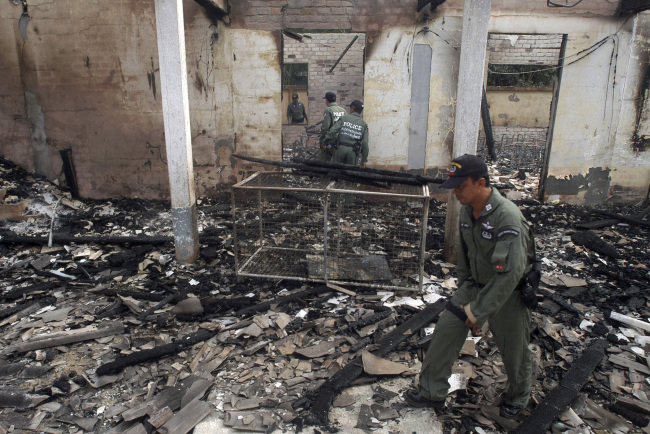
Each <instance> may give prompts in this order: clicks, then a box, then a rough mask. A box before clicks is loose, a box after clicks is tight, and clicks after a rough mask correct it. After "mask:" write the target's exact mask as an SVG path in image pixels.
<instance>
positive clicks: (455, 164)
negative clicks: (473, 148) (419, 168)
mask: <svg viewBox="0 0 650 434" xmlns="http://www.w3.org/2000/svg"><path fill="white" fill-rule="evenodd" d="M470 176H471V177H472V178H474V179H478V178H483V177H486V176H489V175H488V168H487V165H486V164H485V161H483V159H482V158H481V157H477V156H476V155H470V154H465V155H461V156H460V157H458V158H454V159H453V160H451V165H450V166H449V178H447V180H445V182H443V183H442V184H440V187H441V188H456V187H458V186H459V185H460V184H462V183H463V182H465V180H466V179H467V178H469V177H470Z"/></svg>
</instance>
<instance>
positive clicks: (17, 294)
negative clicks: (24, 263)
mask: <svg viewBox="0 0 650 434" xmlns="http://www.w3.org/2000/svg"><path fill="white" fill-rule="evenodd" d="M60 286H61V284H60V283H57V282H43V283H37V284H35V285H30V286H24V287H22V288H16V289H14V290H11V291H9V292H8V293H6V294H5V295H4V297H2V302H3V303H7V302H10V301H14V300H18V299H19V298H22V297H23V295H26V294H29V293H32V292H43V291H49V290H50V289H54V288H58V287H60Z"/></svg>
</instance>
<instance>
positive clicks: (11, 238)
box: [0, 234, 174, 245]
mask: <svg viewBox="0 0 650 434" xmlns="http://www.w3.org/2000/svg"><path fill="white" fill-rule="evenodd" d="M171 241H174V237H167V236H156V237H148V236H144V235H139V236H135V237H113V236H106V237H105V236H93V237H90V236H86V237H75V236H72V235H56V234H53V236H52V243H53V244H70V243H77V244H89V243H97V244H164V243H167V242H171ZM48 242H49V238H48V237H39V236H34V237H30V236H25V235H13V234H10V235H2V236H0V244H38V245H47V243H48Z"/></svg>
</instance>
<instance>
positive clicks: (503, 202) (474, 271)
mask: <svg viewBox="0 0 650 434" xmlns="http://www.w3.org/2000/svg"><path fill="white" fill-rule="evenodd" d="M460 239H461V242H460V250H459V253H458V268H457V272H458V281H459V282H460V284H459V288H463V287H472V286H473V287H474V288H476V289H477V291H478V292H477V296H476V298H475V299H474V300H472V301H471V302H470V303H469V306H467V305H466V306H465V311H466V312H467V313H468V317H470V319H472V316H473V317H474V319H475V322H476V324H477V325H478V326H479V327H480V326H482V325H483V323H484V322H485V321H486V320H489V319H490V317H491V316H492V315H493V314H495V313H496V312H497V311H498V310H499V309H500V308H501V307H502V306H503V304H504V303H505V302H506V301H507V300H508V298H509V297H510V296H511V295H512V292H513V291H514V290H515V289H516V287H517V285H518V284H519V282H520V281H521V279H522V278H523V277H524V275H525V273H526V272H528V271H529V270H530V268H531V266H532V263H533V261H534V260H535V244H534V239H533V236H532V232H531V230H530V227H529V225H528V222H527V221H526V219H525V218H524V216H523V215H522V214H521V211H519V208H518V207H517V206H516V205H515V204H514V203H512V202H511V201H509V200H507V199H506V198H504V197H503V196H501V194H500V193H499V192H498V191H497V189H495V188H494V187H492V195H491V196H490V198H489V200H488V202H487V204H486V206H485V209H484V210H483V212H482V213H481V215H480V216H479V217H478V219H476V220H474V217H473V216H472V207H471V206H468V205H465V206H463V207H462V209H461V212H460Z"/></svg>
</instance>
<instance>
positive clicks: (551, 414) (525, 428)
mask: <svg viewBox="0 0 650 434" xmlns="http://www.w3.org/2000/svg"><path fill="white" fill-rule="evenodd" d="M607 345H608V343H607V341H606V340H604V339H600V340H597V341H596V342H594V343H593V344H591V345H590V346H589V348H587V349H586V350H585V352H584V353H583V354H582V356H581V357H580V359H578V361H577V362H576V363H574V364H573V366H571V368H570V369H569V370H568V371H567V372H566V374H564V377H563V378H562V381H560V384H559V385H558V386H557V387H556V388H555V389H553V390H552V391H551V392H550V393H549V394H548V395H546V397H545V398H544V399H543V400H542V402H540V403H539V404H538V405H537V407H535V410H533V412H532V413H531V414H530V416H528V418H526V420H524V421H523V422H522V423H521V424H520V425H519V426H518V427H517V429H516V431H515V433H522V434H523V433H543V432H546V431H547V430H548V429H549V427H550V426H551V424H552V423H553V422H554V421H555V420H556V419H557V418H558V417H560V415H561V414H562V413H563V412H564V410H566V408H567V407H568V406H569V405H570V404H571V402H572V401H573V400H574V398H575V396H576V395H577V394H578V392H580V389H582V387H583V386H584V385H585V383H586V382H587V380H588V379H589V375H591V372H592V371H593V370H594V369H595V368H596V367H597V366H598V365H599V364H600V361H601V360H602V359H603V357H604V356H605V349H606V348H607Z"/></svg>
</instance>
